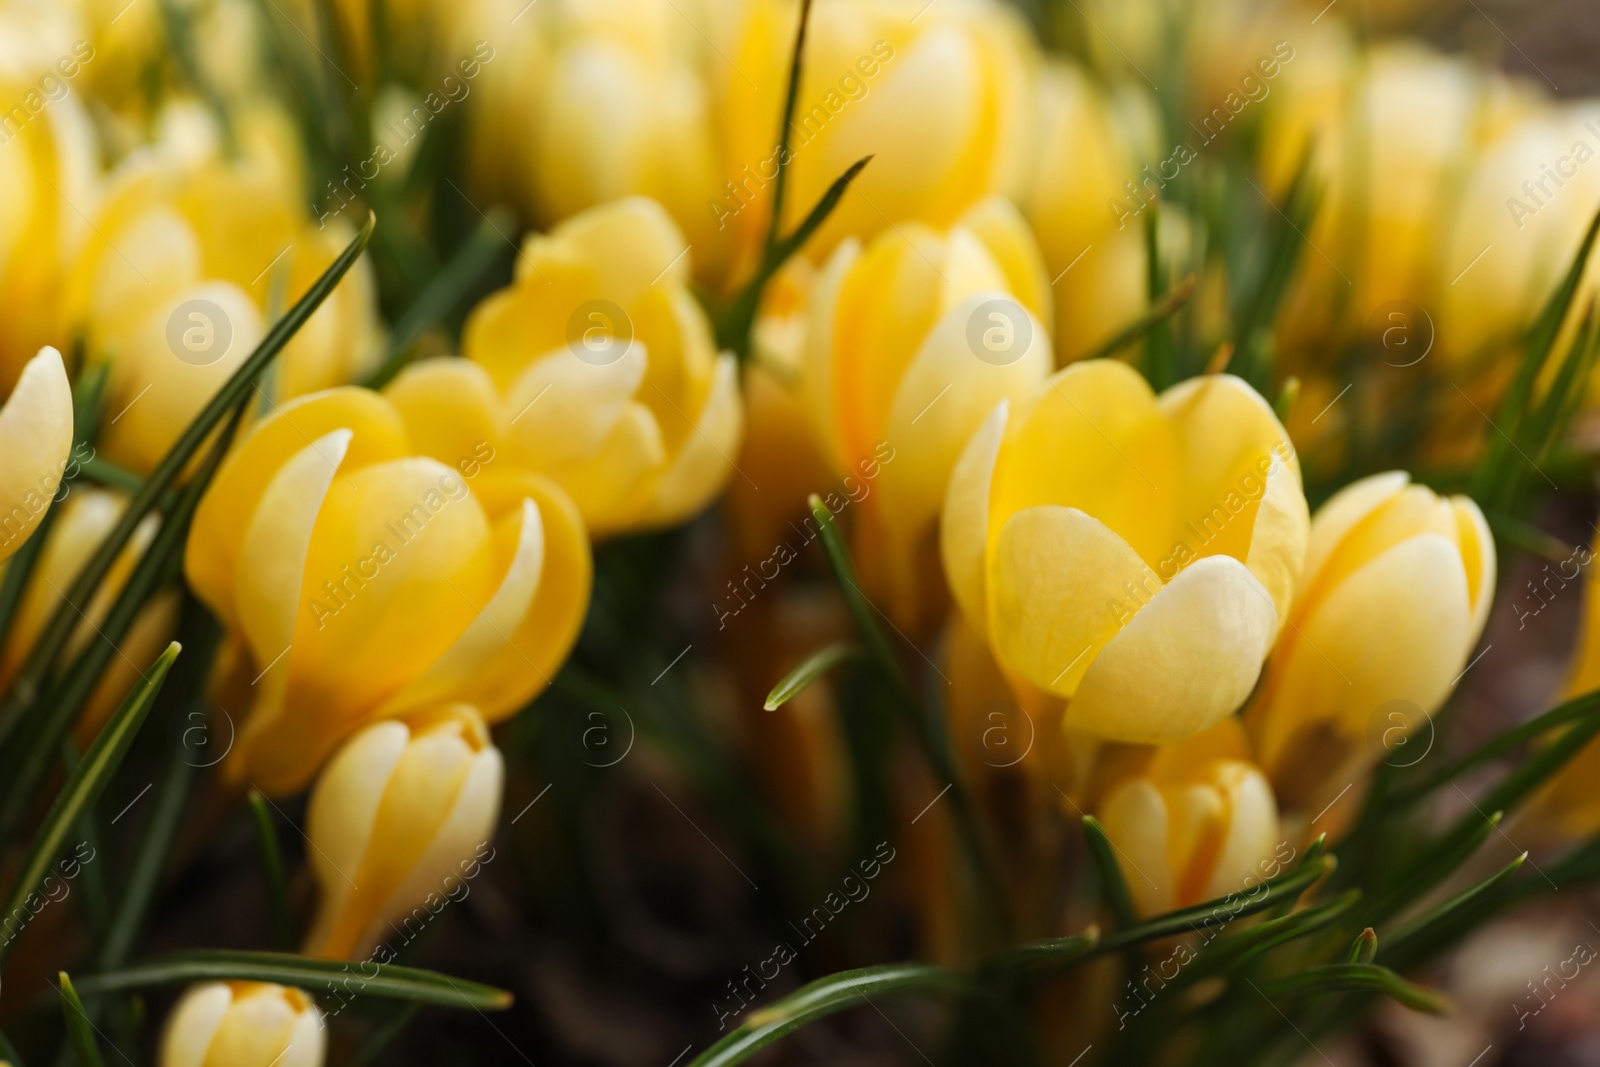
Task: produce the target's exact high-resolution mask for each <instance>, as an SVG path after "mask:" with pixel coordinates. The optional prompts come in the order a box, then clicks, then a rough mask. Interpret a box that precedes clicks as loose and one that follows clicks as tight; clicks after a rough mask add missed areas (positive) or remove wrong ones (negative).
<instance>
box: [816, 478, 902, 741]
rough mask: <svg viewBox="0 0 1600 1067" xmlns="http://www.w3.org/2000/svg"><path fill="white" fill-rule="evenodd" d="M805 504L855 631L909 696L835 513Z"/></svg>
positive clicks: (818, 505) (817, 498)
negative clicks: (815, 524) (862, 585)
mask: <svg viewBox="0 0 1600 1067" xmlns="http://www.w3.org/2000/svg"><path fill="white" fill-rule="evenodd" d="M806 504H807V505H808V506H809V507H810V508H811V515H812V517H813V518H815V519H816V520H817V532H818V534H819V535H820V536H821V538H822V550H823V552H825V553H826V554H827V557H828V565H829V566H830V567H832V568H833V576H834V577H835V578H836V579H838V581H839V591H840V592H841V593H843V594H844V601H845V605H846V606H847V607H849V609H850V617H851V618H853V619H854V620H855V623H856V629H857V630H859V631H861V637H862V639H863V640H864V641H866V643H867V648H868V650H869V651H871V653H872V656H873V658H874V659H876V660H877V661H878V666H880V667H882V668H883V672H884V673H885V674H886V675H887V676H888V677H889V679H890V680H891V681H893V682H894V684H895V687H896V688H897V689H899V690H900V692H902V693H905V694H910V692H911V687H910V685H909V684H907V682H906V676H905V673H904V672H903V671H902V670H901V669H900V661H899V660H898V659H896V658H895V654H894V649H892V648H891V647H890V646H889V638H888V637H887V636H886V635H885V634H884V632H883V627H881V626H879V625H878V620H877V618H876V617H875V616H874V615H873V612H874V611H876V610H877V609H876V608H874V607H873V606H872V604H871V602H870V601H869V600H867V595H866V594H865V593H863V592H862V591H861V586H860V585H859V584H857V582H856V568H855V564H854V563H852V562H851V561H850V550H849V549H848V548H846V547H845V543H844V536H843V535H842V534H840V533H839V527H838V525H837V524H836V523H835V522H834V521H833V512H831V511H829V510H828V508H827V505H825V504H823V502H822V498H821V497H820V496H818V495H817V494H815V493H812V494H811V495H810V496H809V497H807V498H806ZM920 732H921V731H920V730H919V733H920Z"/></svg>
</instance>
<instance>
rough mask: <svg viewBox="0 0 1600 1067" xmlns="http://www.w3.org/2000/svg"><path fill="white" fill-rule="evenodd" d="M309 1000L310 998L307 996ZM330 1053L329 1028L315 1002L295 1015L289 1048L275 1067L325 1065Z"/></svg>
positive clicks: (317, 1066)
mask: <svg viewBox="0 0 1600 1067" xmlns="http://www.w3.org/2000/svg"><path fill="white" fill-rule="evenodd" d="M307 999H308V1000H309V999H310V998H307ZM327 1055H328V1029H327V1026H326V1024H325V1023H324V1022H323V1020H322V1012H321V1011H320V1010H319V1009H318V1008H317V1006H316V1005H315V1004H307V1005H306V1007H305V1010H303V1011H302V1012H300V1014H299V1015H297V1016H295V1020H294V1029H293V1030H291V1031H290V1034H289V1050H288V1051H287V1052H285V1053H284V1054H283V1059H281V1060H279V1061H278V1062H277V1064H275V1065H273V1067H323V1064H324V1063H325V1062H326V1061H327Z"/></svg>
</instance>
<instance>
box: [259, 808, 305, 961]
mask: <svg viewBox="0 0 1600 1067" xmlns="http://www.w3.org/2000/svg"><path fill="white" fill-rule="evenodd" d="M249 801H250V816H251V819H252V821H253V822H254V824H255V828H256V846H257V847H258V848H259V849H260V852H261V876H262V878H263V879H264V880H265V882H266V885H267V906H268V910H269V911H271V913H272V934H273V939H274V940H275V941H277V943H278V946H279V947H280V948H284V949H288V948H291V947H293V945H294V932H293V927H292V925H291V923H290V921H289V887H288V882H287V881H286V880H285V879H284V876H283V852H282V850H281V849H279V847H278V831H277V829H276V828H275V827H274V826H273V825H272V812H270V811H268V810H267V798H266V797H264V796H262V795H261V794H260V793H259V792H258V791H256V790H254V789H252V790H250V797H249Z"/></svg>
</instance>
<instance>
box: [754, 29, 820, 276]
mask: <svg viewBox="0 0 1600 1067" xmlns="http://www.w3.org/2000/svg"><path fill="white" fill-rule="evenodd" d="M810 24H811V0H800V25H799V27H798V28H797V29H796V30H795V35H794V51H793V52H792V53H791V54H790V57H789V87H788V89H787V90H786V91H785V92H784V97H783V118H782V120H781V123H780V125H779V126H778V173H777V175H775V176H774V178H773V184H772V218H771V219H769V220H768V222H767V242H766V248H765V250H764V256H765V254H770V253H771V251H772V249H773V248H775V247H776V246H777V244H778V233H779V232H780V230H781V229H782V227H783V204H784V200H785V199H786V194H787V193H788V189H789V155H790V152H789V144H790V134H791V133H792V132H793V129H794V109H795V107H796V106H797V105H798V103H799V100H800V75H801V72H802V70H803V69H804V66H805V50H806V27H808V26H809V25H810ZM830 210H831V209H830ZM763 258H764V257H763Z"/></svg>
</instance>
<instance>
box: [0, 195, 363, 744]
mask: <svg viewBox="0 0 1600 1067" xmlns="http://www.w3.org/2000/svg"><path fill="white" fill-rule="evenodd" d="M376 223H377V219H376V217H375V216H373V215H370V214H369V215H368V216H367V221H366V224H365V225H364V226H362V227H361V232H360V233H358V234H356V237H355V239H354V240H353V241H351V242H350V244H349V245H348V246H346V248H345V250H344V251H343V252H341V253H340V254H339V257H338V258H337V259H335V260H334V261H333V263H332V264H331V265H330V266H329V267H328V269H327V270H325V271H323V272H322V276H321V277H320V278H318V279H317V280H316V282H315V284H313V285H312V286H311V288H310V289H308V290H306V294H305V295H304V296H302V297H301V298H300V299H299V300H298V301H296V302H295V305H294V306H293V307H292V308H290V309H289V311H288V312H287V313H286V314H285V315H284V316H283V317H282V318H280V319H279V320H278V321H277V322H275V323H273V324H272V328H271V329H269V330H268V331H267V333H266V336H265V337H263V338H262V339H261V342H260V344H258V345H256V347H255V351H253V352H251V353H250V355H249V356H248V357H246V359H245V361H244V362H243V363H241V364H240V365H239V369H238V370H236V371H234V372H233V375H232V376H231V377H229V378H228V380H227V381H226V382H224V383H223V385H222V388H221V389H219V390H217V393H216V395H215V396H213V397H212V398H211V400H210V401H209V402H208V403H207V404H206V406H205V407H204V408H203V409H202V410H201V412H200V414H198V415H196V416H195V418H194V421H192V422H190V423H189V425H188V426H187V427H185V429H184V431H183V433H182V434H180V435H179V437H178V440H177V441H176V442H175V443H174V444H173V446H172V448H171V449H170V450H168V452H167V454H166V455H165V456H163V457H162V458H161V462H160V463H158V464H156V468H155V470H153V471H152V472H151V473H150V477H148V478H146V479H145V480H144V484H143V485H141V486H140V488H139V491H138V492H137V493H135V494H134V495H133V498H132V499H131V500H129V501H128V505H127V507H126V508H124V509H123V511H122V514H121V516H120V517H119V518H118V519H117V522H116V525H114V526H113V527H112V528H111V531H110V532H109V533H108V534H106V536H105V539H104V540H103V541H101V542H100V544H99V546H98V547H96V549H95V550H94V553H93V554H92V555H91V556H90V557H89V560H88V562H86V563H85V564H84V566H83V569H82V570H81V571H79V572H78V576H77V577H76V578H75V579H74V580H73V582H72V584H71V585H70V586H69V587H68V588H67V591H66V594H65V595H64V596H63V598H62V600H63V602H62V604H61V605H60V606H59V607H58V608H57V609H56V610H55V612H54V613H53V614H52V615H51V616H50V620H49V622H47V623H46V624H45V627H44V630H43V631H42V632H41V633H40V635H39V640H38V642H37V643H36V644H35V645H34V647H33V649H32V650H31V651H30V652H29V655H28V659H27V662H26V665H25V666H24V667H23V669H22V671H21V673H20V674H19V675H18V676H17V679H16V681H15V682H13V684H12V686H11V689H10V691H9V692H8V693H7V694H6V696H5V699H4V700H3V701H0V746H3V745H4V743H5V741H6V740H7V739H8V738H9V737H10V736H11V734H12V733H13V732H14V731H15V730H16V728H17V726H18V724H19V723H20V722H21V720H22V717H23V714H24V713H25V712H26V711H27V709H28V708H29V707H30V706H32V704H33V702H34V700H35V699H36V698H37V695H38V693H39V690H40V688H41V686H42V684H43V682H44V680H45V678H46V677H47V676H48V673H49V671H50V669H51V667H52V666H53V665H54V664H55V661H56V658H57V656H59V655H60V654H61V651H62V649H64V648H65V647H66V644H67V640H68V639H69V638H70V637H71V636H72V632H73V630H74V629H76V627H77V623H78V618H79V616H78V612H77V609H76V608H74V607H73V605H74V604H87V603H88V602H89V600H90V598H91V597H92V596H93V595H94V592H95V590H96V589H98V588H99V587H100V583H101V582H102V581H104V580H105V577H106V575H107V574H108V573H110V571H111V567H112V565H113V564H114V563H115V562H116V559H117V556H118V554H119V553H121V551H122V549H123V547H124V546H125V545H126V544H127V543H128V539H129V538H131V537H132V536H133V532H134V530H135V529H136V528H137V527H138V525H139V523H140V522H141V521H143V519H144V517H145V516H146V515H148V514H149V513H150V512H151V511H152V510H153V509H154V508H155V506H156V504H157V503H158V502H159V501H160V499H161V495H162V494H163V493H164V492H166V491H167V489H168V487H170V486H171V485H172V484H173V483H174V482H175V481H177V479H178V477H179V475H181V474H182V473H183V471H184V469H185V468H186V467H187V466H188V465H189V462H190V460H192V459H193V458H194V456H195V454H196V453H197V452H198V451H199V450H200V446H201V445H203V444H204V443H205V441H206V439H207V438H208V437H210V436H211V434H212V432H213V431H214V430H216V429H217V427H218V426H220V425H221V424H222V421H223V419H225V418H227V417H228V414H229V412H231V411H234V410H235V409H236V408H238V406H239V405H240V403H241V402H243V401H244V399H245V398H246V396H247V395H248V394H249V392H250V390H251V389H253V388H254V387H255V381H256V378H257V377H258V376H259V375H260V374H261V372H262V371H263V370H265V369H266V367H267V365H268V364H270V363H271V362H272V361H273V360H274V359H276V358H277V356H278V353H279V352H281V351H283V347H284V346H285V345H287V344H288V343H289V340H290V338H292V337H293V336H294V335H295V333H296V332H297V331H298V330H299V329H300V327H301V326H303V325H304V324H305V321H306V320H307V319H308V318H310V317H311V315H312V313H313V312H315V311H316V310H317V308H319V307H321V306H322V302H323V301H324V300H326V299H327V298H328V295H329V294H330V293H332V292H333V289H334V286H336V285H338V284H339V280H340V279H341V278H343V277H344V275H345V273H346V272H347V271H349V269H350V268H351V267H352V266H354V265H355V262H356V260H357V259H358V258H360V256H361V252H362V250H363V249H365V248H366V246H367V242H368V240H370V239H371V237H372V228H373V226H374V225H376Z"/></svg>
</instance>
